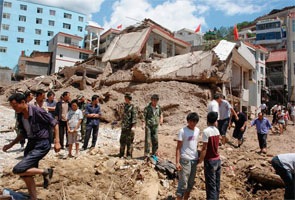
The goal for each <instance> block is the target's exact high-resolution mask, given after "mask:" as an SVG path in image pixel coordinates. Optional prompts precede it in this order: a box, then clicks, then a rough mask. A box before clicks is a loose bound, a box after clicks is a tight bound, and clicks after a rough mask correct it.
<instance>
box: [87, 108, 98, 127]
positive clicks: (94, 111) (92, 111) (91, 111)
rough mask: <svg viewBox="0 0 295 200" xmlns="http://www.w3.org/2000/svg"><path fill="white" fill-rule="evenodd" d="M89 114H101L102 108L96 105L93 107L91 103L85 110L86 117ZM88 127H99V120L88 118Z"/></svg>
mask: <svg viewBox="0 0 295 200" xmlns="http://www.w3.org/2000/svg"><path fill="white" fill-rule="evenodd" d="M88 114H101V112H100V106H99V105H95V107H93V106H92V104H91V103H89V104H87V105H86V108H85V115H88ZM86 125H90V126H98V125H99V118H88V117H87V122H86Z"/></svg>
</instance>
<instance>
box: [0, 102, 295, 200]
mask: <svg viewBox="0 0 295 200" xmlns="http://www.w3.org/2000/svg"><path fill="white" fill-rule="evenodd" d="M202 109H204V106H203V107H202ZM1 110H2V112H1V114H0V115H1V120H0V124H1V125H0V128H1V129H0V130H1V131H3V130H7V129H9V127H10V126H12V125H13V124H14V119H13V116H14V113H13V111H12V110H11V109H8V108H6V107H1ZM191 110H194V109H191ZM196 111H197V112H198V109H196ZM199 112H204V110H201V111H199ZM167 119H169V117H168V116H166V121H165V123H164V125H163V126H162V127H160V128H159V143H160V147H159V152H160V156H159V157H160V158H164V159H169V160H171V161H172V162H175V147H176V142H175V141H174V139H175V138H176V135H177V133H178V130H179V129H180V128H181V127H182V126H184V125H185V119H183V120H182V121H181V122H179V123H178V124H175V126H173V125H171V124H170V123H168V122H167ZM205 124H206V123H205V119H204V113H203V114H201V121H200V123H199V125H198V127H199V128H200V129H201V130H202V129H204V128H205ZM293 129H294V126H292V125H290V126H289V127H288V128H287V131H285V133H284V134H283V135H278V134H270V135H269V136H268V152H267V154H263V155H261V154H258V153H257V152H258V150H259V149H258V141H257V137H256V130H255V128H250V129H248V130H247V132H246V134H245V138H246V141H245V143H244V144H243V146H242V147H241V148H239V149H237V148H235V144H236V141H234V140H233V138H231V134H232V131H233V130H229V131H228V135H229V144H227V145H226V146H225V147H222V148H220V155H221V159H222V175H221V192H220V199H229V200H232V199H276V200H277V199H283V193H284V189H283V188H281V187H272V186H268V185H262V184H259V183H257V181H254V180H251V179H249V173H250V171H251V170H252V169H257V170H261V171H263V172H265V173H269V174H273V173H274V171H273V169H272V167H271V165H270V163H269V161H270V160H271V159H272V157H273V156H274V155H277V154H279V153H289V152H294V148H295V137H294V130H293ZM119 134H120V129H119V128H118V127H113V129H112V127H111V126H110V125H108V124H102V125H101V129H100V136H99V140H98V146H97V148H96V149H94V150H92V151H81V153H80V155H79V156H78V158H67V157H66V155H67V152H66V151H62V152H60V153H59V154H56V153H54V151H53V150H52V151H51V152H50V153H49V154H48V155H47V156H46V157H45V159H44V160H42V161H41V162H40V167H54V169H55V173H54V177H53V179H52V183H51V185H50V186H49V187H48V189H43V188H42V187H41V186H42V179H41V177H36V178H37V183H38V185H39V187H38V195H39V198H40V199H67V200H70V199H79V200H80V199H81V200H82V199H174V198H175V191H176V187H177V180H176V179H174V180H169V179H168V178H167V177H166V175H164V174H162V173H159V172H157V171H155V170H154V165H153V164H151V163H149V162H145V161H144V160H143V159H142V156H143V146H144V132H143V130H142V129H141V125H140V124H138V127H137V131H136V139H135V151H134V159H132V160H126V159H119V158H116V157H114V156H113V155H115V154H116V153H118V150H119V142H118V140H119ZM14 136H15V133H13V132H2V133H0V140H1V141H0V148H1V149H2V147H3V145H4V144H6V143H7V142H9V141H10V140H11V139H12V138H13V137H14ZM19 148H20V146H19V145H16V146H15V147H14V148H13V149H11V150H9V151H8V152H7V153H3V152H1V153H0V161H1V165H0V175H1V179H0V180H1V181H0V190H1V189H3V188H9V189H13V190H16V191H23V192H26V189H25V185H24V183H23V182H22V180H20V179H19V178H18V177H17V176H15V175H13V174H12V173H11V169H12V167H13V165H14V164H15V163H17V162H18V161H19V160H20V159H21V157H22V152H21V151H20V150H19ZM204 180H205V179H204V173H203V165H200V166H199V167H198V173H197V175H196V179H195V182H196V184H195V187H194V189H193V191H192V193H191V199H205V197H206V194H205V182H204Z"/></svg>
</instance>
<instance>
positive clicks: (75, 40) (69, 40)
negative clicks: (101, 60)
mask: <svg viewBox="0 0 295 200" xmlns="http://www.w3.org/2000/svg"><path fill="white" fill-rule="evenodd" d="M82 40H83V38H82V37H79V36H75V35H70V34H66V33H62V32H59V33H58V34H56V35H55V36H54V37H53V39H51V40H50V41H49V46H48V50H49V51H50V52H53V53H52V67H51V73H56V72H58V71H59V70H60V69H61V68H63V67H65V66H73V65H75V63H77V62H82V61H83V60H85V59H87V58H88V57H89V56H90V55H92V54H94V51H91V50H88V49H84V48H82V46H81V43H82V42H81V41H82Z"/></svg>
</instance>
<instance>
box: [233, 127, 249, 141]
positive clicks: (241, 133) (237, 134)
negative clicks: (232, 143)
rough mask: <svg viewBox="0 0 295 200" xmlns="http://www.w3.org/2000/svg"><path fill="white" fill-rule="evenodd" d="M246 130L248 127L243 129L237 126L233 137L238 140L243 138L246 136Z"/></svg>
mask: <svg viewBox="0 0 295 200" xmlns="http://www.w3.org/2000/svg"><path fill="white" fill-rule="evenodd" d="M245 131H246V128H245V129H244V131H241V128H235V130H234V132H233V137H234V138H236V139H238V140H243V136H244V133H245Z"/></svg>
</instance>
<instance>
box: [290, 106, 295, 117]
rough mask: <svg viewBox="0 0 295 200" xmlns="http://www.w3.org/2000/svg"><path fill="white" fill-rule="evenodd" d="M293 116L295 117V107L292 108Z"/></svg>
mask: <svg viewBox="0 0 295 200" xmlns="http://www.w3.org/2000/svg"><path fill="white" fill-rule="evenodd" d="M291 115H295V106H292V107H291Z"/></svg>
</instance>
